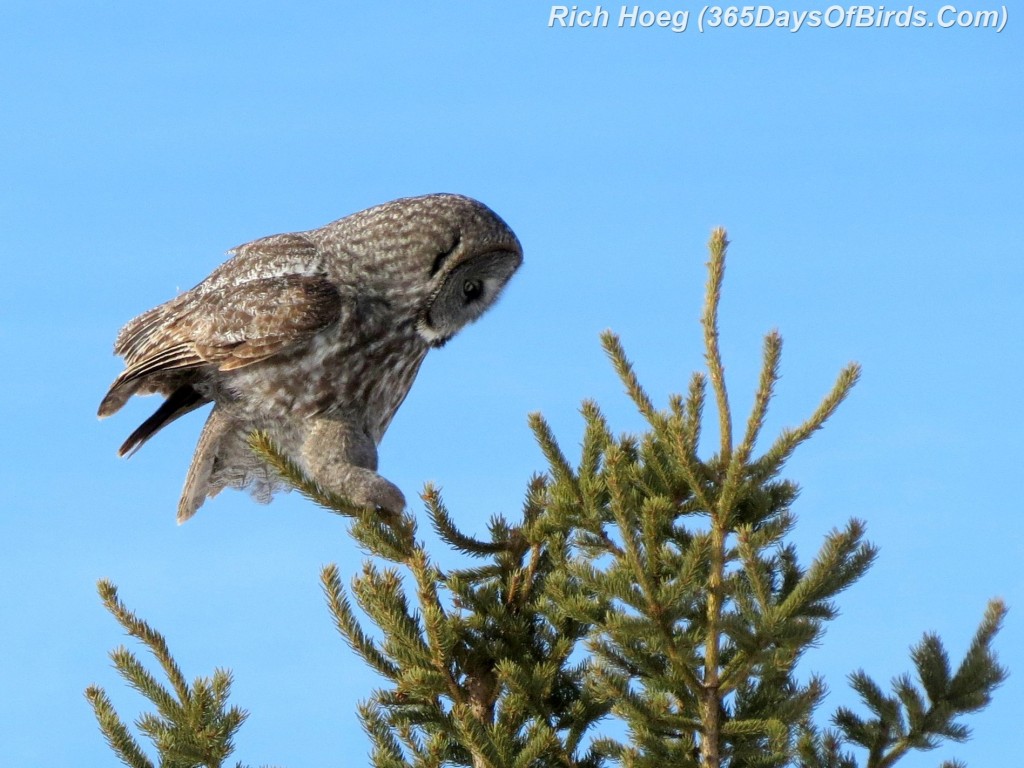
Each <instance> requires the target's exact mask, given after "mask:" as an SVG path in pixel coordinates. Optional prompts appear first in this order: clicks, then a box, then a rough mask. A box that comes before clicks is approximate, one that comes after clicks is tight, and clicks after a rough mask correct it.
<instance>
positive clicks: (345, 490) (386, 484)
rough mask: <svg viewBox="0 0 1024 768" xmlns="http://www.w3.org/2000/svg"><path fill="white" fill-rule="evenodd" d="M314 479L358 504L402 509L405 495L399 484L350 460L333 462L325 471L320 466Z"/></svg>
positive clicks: (385, 509) (400, 510) (393, 510)
mask: <svg viewBox="0 0 1024 768" xmlns="http://www.w3.org/2000/svg"><path fill="white" fill-rule="evenodd" d="M315 479H316V481H317V482H318V483H320V485H321V486H323V487H324V488H326V489H327V490H329V491H331V492H332V493H335V494H337V495H338V496H341V497H342V498H345V499H348V500H349V501H350V502H352V503H353V504H355V505H356V506H357V507H367V508H370V509H380V510H382V511H384V512H387V513H390V514H395V515H397V514H400V513H401V512H402V510H403V509H405V496H404V495H403V494H402V492H401V491H400V490H398V487H397V486H395V484H394V483H391V482H390V481H388V480H385V479H384V478H383V477H381V476H380V475H378V474H377V473H376V472H374V471H372V470H369V469H363V468H362V467H353V466H352V465H351V464H345V465H335V466H333V467H330V468H329V470H328V471H326V472H324V471H323V470H321V472H320V473H318V475H317V476H316V477H315Z"/></svg>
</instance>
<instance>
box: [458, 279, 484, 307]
mask: <svg viewBox="0 0 1024 768" xmlns="http://www.w3.org/2000/svg"><path fill="white" fill-rule="evenodd" d="M483 292H484V284H483V281H482V280H466V281H465V282H464V283H463V284H462V297H463V298H464V299H465V301H466V303H467V304H472V303H473V302H474V301H476V300H477V299H479V298H480V297H481V296H482V295H483Z"/></svg>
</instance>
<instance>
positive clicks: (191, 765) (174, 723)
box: [85, 579, 247, 768]
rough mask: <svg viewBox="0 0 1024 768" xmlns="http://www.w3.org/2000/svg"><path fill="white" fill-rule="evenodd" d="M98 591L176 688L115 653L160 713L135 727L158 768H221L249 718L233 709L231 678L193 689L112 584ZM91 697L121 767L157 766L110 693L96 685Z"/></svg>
mask: <svg viewBox="0 0 1024 768" xmlns="http://www.w3.org/2000/svg"><path fill="white" fill-rule="evenodd" d="M97 588H98V590H99V593H100V597H101V598H102V599H103V604H104V606H106V608H107V610H108V611H110V613H111V614H113V616H114V618H115V619H117V621H118V623H120V625H121V626H122V627H124V630H125V631H126V632H127V633H128V634H129V635H130V636H132V637H134V638H135V639H137V640H140V641H141V642H142V643H143V645H145V646H146V648H147V649H148V650H149V652H150V653H151V654H152V655H153V656H154V658H156V660H157V662H158V663H159V664H160V667H161V669H162V670H163V672H164V675H166V677H167V680H168V682H169V683H170V688H168V687H166V686H164V685H162V684H161V683H160V681H159V680H157V678H156V677H155V676H154V675H153V674H152V673H151V672H149V670H147V669H146V668H145V666H144V665H143V664H142V662H140V661H139V659H138V657H137V656H136V655H135V654H134V653H132V652H131V651H130V650H128V649H127V648H125V647H124V646H121V647H119V648H116V649H114V650H113V651H111V653H110V658H111V661H113V663H114V668H115V669H116V670H117V671H118V672H119V673H120V674H121V676H122V677H123V678H124V679H125V681H127V683H128V685H129V686H131V687H132V688H134V689H135V690H136V691H138V692H139V693H141V694H142V695H143V696H145V697H146V698H147V699H149V700H150V701H151V702H152V703H153V705H154V707H155V708H156V711H155V712H147V713H145V714H143V715H141V716H140V717H139V718H138V719H137V720H136V721H135V726H136V728H138V730H139V731H141V732H142V733H144V734H145V735H146V736H147V737H148V738H149V739H150V741H151V742H152V744H153V747H154V749H155V750H156V753H157V756H158V758H159V761H158V762H157V763H155V765H158V766H160V768H220V766H222V765H224V761H225V760H227V758H228V756H229V755H230V754H231V752H232V750H233V749H234V744H233V738H234V735H235V733H236V732H237V731H238V729H239V728H240V727H241V725H242V723H243V722H244V721H245V718H246V717H247V713H246V712H245V711H243V710H241V709H239V708H238V707H230V708H229V707H228V706H227V698H228V694H229V693H230V690H231V673H230V672H228V671H226V670H223V669H217V670H214V673H213V676H212V677H208V678H207V677H199V678H196V679H195V681H193V683H192V684H191V685H189V684H188V683H187V682H186V680H185V676H184V675H183V674H182V672H181V669H180V668H179V667H178V665H177V663H176V662H175V661H174V658H173V657H172V656H171V653H170V651H169V650H168V648H167V642H166V640H164V637H163V635H161V634H160V633H159V632H157V631H156V630H155V629H153V628H152V627H150V626H149V624H147V623H146V622H145V621H143V620H142V619H140V618H138V617H137V616H136V615H135V614H134V613H132V612H131V611H130V610H128V608H127V607H125V605H124V603H122V602H121V600H120V599H119V598H118V596H117V588H116V587H115V586H114V585H113V584H111V583H110V582H109V581H107V580H105V579H104V580H101V581H100V582H99V583H98V584H97ZM85 696H86V698H87V699H88V700H89V703H90V704H92V708H93V711H94V712H95V714H96V719H97V721H98V722H99V726H100V731H101V732H102V733H103V735H104V736H105V737H106V739H107V743H108V744H109V745H110V748H111V749H112V750H113V751H114V754H116V755H117V757H118V758H119V759H120V760H121V762H122V763H124V764H125V765H127V766H130V768H153V766H154V763H153V762H152V761H151V760H150V759H149V758H148V757H147V756H146V754H145V752H143V750H142V747H141V746H139V743H138V741H136V739H135V737H134V736H132V734H131V731H130V730H129V729H128V726H127V725H125V723H124V721H123V720H121V718H120V717H119V716H118V714H117V712H116V711H115V710H114V706H113V704H112V703H111V701H110V698H109V697H108V696H107V694H106V692H105V691H104V690H103V689H102V688H100V687H99V686H95V685H94V686H89V688H87V689H86V691H85Z"/></svg>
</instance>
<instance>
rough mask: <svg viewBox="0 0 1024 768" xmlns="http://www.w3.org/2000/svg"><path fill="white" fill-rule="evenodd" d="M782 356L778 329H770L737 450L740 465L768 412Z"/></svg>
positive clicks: (752, 445) (748, 454)
mask: <svg viewBox="0 0 1024 768" xmlns="http://www.w3.org/2000/svg"><path fill="white" fill-rule="evenodd" d="M781 356H782V336H780V335H779V332H778V331H771V332H770V333H769V334H768V335H767V336H765V337H764V361H763V363H762V366H761V378H760V380H759V381H758V385H757V392H756V393H755V395H754V407H753V408H752V409H751V411H750V418H749V420H748V421H747V431H746V433H745V434H744V435H743V442H742V443H740V447H739V449H738V450H737V461H738V463H739V464H740V465H744V464H746V463H747V460H748V459H749V458H750V454H751V452H752V451H753V450H754V444H755V443H756V442H757V438H758V435H760V434H761V428H762V427H763V426H764V418H765V415H766V414H767V413H768V404H769V403H770V402H771V399H772V394H773V392H774V390H775V384H776V382H778V380H779V360H780V358H781Z"/></svg>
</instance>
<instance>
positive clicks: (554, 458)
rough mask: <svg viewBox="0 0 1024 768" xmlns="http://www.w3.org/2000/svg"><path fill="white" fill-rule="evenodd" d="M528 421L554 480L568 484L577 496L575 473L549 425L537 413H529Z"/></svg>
mask: <svg viewBox="0 0 1024 768" xmlns="http://www.w3.org/2000/svg"><path fill="white" fill-rule="evenodd" d="M529 422H530V429H531V430H532V432H533V435H534V438H535V439H536V440H537V444H538V445H539V446H540V449H541V452H542V453H543V454H544V458H545V459H547V460H548V464H549V465H550V466H551V474H552V476H553V477H554V479H555V482H557V483H563V484H565V485H568V486H569V487H570V488H572V489H573V490H574V492H575V495H576V496H577V497H578V496H579V489H578V488H577V484H576V475H575V473H574V472H573V471H572V467H571V466H570V465H569V460H568V459H566V458H565V454H564V453H562V449H561V448H560V447H559V445H558V441H557V440H556V439H555V435H554V433H553V432H552V431H551V426H550V425H549V424H548V423H547V421H546V420H545V419H544V417H543V416H541V415H540V414H539V413H531V414H530V417H529Z"/></svg>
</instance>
